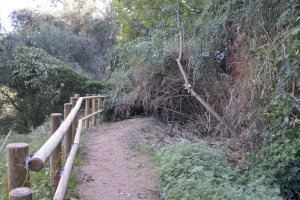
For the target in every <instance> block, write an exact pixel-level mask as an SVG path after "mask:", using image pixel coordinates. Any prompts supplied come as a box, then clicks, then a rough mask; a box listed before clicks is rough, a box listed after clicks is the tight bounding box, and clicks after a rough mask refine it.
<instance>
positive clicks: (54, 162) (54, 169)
mask: <svg viewBox="0 0 300 200" xmlns="http://www.w3.org/2000/svg"><path fill="white" fill-rule="evenodd" d="M61 120H62V114H60V113H53V114H51V133H52V134H53V133H54V132H55V131H56V130H57V129H58V128H59V126H60V123H61ZM60 170H61V142H60V143H59V144H58V145H57V147H56V149H55V150H54V151H53V153H52V154H51V156H50V176H51V185H52V186H53V187H54V188H56V187H57V185H58V182H59V179H60Z"/></svg>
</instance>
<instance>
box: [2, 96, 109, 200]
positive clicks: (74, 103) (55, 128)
mask: <svg viewBox="0 0 300 200" xmlns="http://www.w3.org/2000/svg"><path fill="white" fill-rule="evenodd" d="M103 98H105V96H103V95H92V96H85V97H80V96H79V94H75V97H71V103H66V104H64V118H65V120H64V121H63V122H62V123H61V118H62V114H60V113H55V114H52V115H51V132H52V133H53V134H52V136H51V137H50V138H49V139H48V140H47V141H46V142H45V144H44V145H43V146H42V147H41V148H40V149H39V150H38V151H37V152H36V153H35V154H34V156H33V157H32V158H31V159H29V162H28V166H27V167H28V168H29V169H30V170H32V171H39V170H41V169H42V168H43V166H44V165H45V163H46V162H47V160H48V159H49V158H50V157H51V158H50V172H51V183H52V186H53V188H54V189H55V195H54V198H53V199H55V200H63V199H64V196H65V193H66V190H67V186H68V181H69V178H70V175H71V172H72V166H73V163H74V159H75V157H76V153H77V151H78V148H79V142H80V135H81V131H82V126H83V121H85V122H86V123H85V124H87V125H89V119H90V118H93V120H92V121H93V125H94V126H95V125H96V116H97V115H99V114H100V113H102V110H100V103H101V99H103ZM83 101H85V116H84V117H83V118H81V119H79V120H78V116H79V114H78V112H79V110H80V108H81V105H82V102H83ZM90 102H92V108H91V107H90V106H91V105H90ZM97 104H98V105H97ZM72 107H73V108H72ZM90 111H91V112H92V113H90ZM85 127H86V129H87V128H88V126H85ZM75 129H76V132H75ZM72 130H74V131H72ZM63 139H64V147H65V153H66V155H68V157H67V160H66V163H65V166H64V169H63V171H62V172H60V171H61V165H60V164H59V163H60V161H61V158H62V155H61V154H62V151H61V144H62V140H63ZM71 145H72V146H71ZM20 146H22V147H23V146H24V148H21V147H20ZM7 148H8V149H9V150H10V149H11V151H9V152H11V154H7V155H8V161H7V162H8V166H7V169H8V170H7V172H8V185H9V186H10V189H9V191H10V193H9V199H11V200H17V199H24V200H25V199H26V200H32V191H31V190H30V188H29V186H30V185H29V181H28V180H29V173H28V171H27V168H26V163H27V161H26V160H27V159H28V157H29V152H28V144H25V143H24V144H23V143H13V144H9V145H8V147H7ZM24 186H26V187H24Z"/></svg>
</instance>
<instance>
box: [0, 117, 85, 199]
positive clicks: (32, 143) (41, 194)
mask: <svg viewBox="0 0 300 200" xmlns="http://www.w3.org/2000/svg"><path fill="white" fill-rule="evenodd" d="M49 126H50V124H49V122H45V123H44V124H43V125H41V126H39V127H38V128H36V129H34V130H33V131H32V132H31V133H28V134H26V135H24V134H17V133H15V132H13V133H12V135H11V136H10V137H9V138H8V140H7V142H6V144H8V143H14V142H25V143H28V144H29V147H30V152H36V151H37V150H38V149H39V148H40V147H41V146H42V145H43V144H44V143H45V142H46V141H47V139H48V138H49V137H50V136H51V133H50V129H49ZM64 161H65V160H64V158H63V162H64ZM81 161H82V155H81V152H80V151H79V152H78V154H77V156H76V159H75V163H74V164H75V165H77V164H80V162H81ZM6 162H7V158H6V148H5V147H4V148H3V149H2V150H1V151H0V177H1V178H0V199H1V200H8V191H7V187H8V186H7V177H6ZM29 173H30V174H29V175H30V188H31V189H32V190H33V198H34V199H39V200H49V199H52V198H53V195H54V192H55V191H54V189H53V187H52V186H51V183H50V167H49V162H47V163H46V165H45V166H44V168H43V169H42V170H41V171H39V172H29ZM76 184H77V176H76V173H74V171H73V172H72V174H71V177H70V179H69V184H68V190H67V194H66V199H70V197H74V196H75V195H76V192H75V191H74V187H75V186H76Z"/></svg>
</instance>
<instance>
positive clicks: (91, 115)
mask: <svg viewBox="0 0 300 200" xmlns="http://www.w3.org/2000/svg"><path fill="white" fill-rule="evenodd" d="M102 112H103V110H99V111H97V112H94V113H92V114H90V115H88V116H85V117H84V118H82V119H81V120H82V121H85V120H87V119H89V118H91V117H93V116H95V115H98V114H100V113H102Z"/></svg>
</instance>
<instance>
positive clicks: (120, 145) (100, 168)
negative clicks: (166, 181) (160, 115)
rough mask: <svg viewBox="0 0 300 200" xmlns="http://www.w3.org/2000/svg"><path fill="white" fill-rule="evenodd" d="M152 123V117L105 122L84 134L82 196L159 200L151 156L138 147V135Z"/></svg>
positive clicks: (86, 198) (93, 199)
mask: <svg viewBox="0 0 300 200" xmlns="http://www.w3.org/2000/svg"><path fill="white" fill-rule="evenodd" d="M152 123H154V119H152V118H143V119H129V120H125V121H121V122H115V123H102V124H100V125H99V126H97V127H95V128H92V129H90V130H89V131H88V132H86V133H85V134H84V136H83V139H82V142H81V143H82V145H83V148H82V149H83V154H84V164H82V165H80V166H78V167H77V172H78V176H79V177H78V178H79V179H80V183H79V185H78V186H77V188H76V191H77V192H78V194H79V199H81V200H122V199H126V200H127V199H130V200H131V199H147V200H157V199H159V197H158V195H157V193H156V192H155V190H156V182H155V178H154V172H155V165H154V164H153V161H152V160H151V155H150V154H149V153H146V152H145V151H138V150H137V148H138V147H140V144H139V143H140V141H141V140H140V139H136V138H137V136H139V134H140V133H142V130H143V128H145V127H147V126H149V125H151V124H152Z"/></svg>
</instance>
